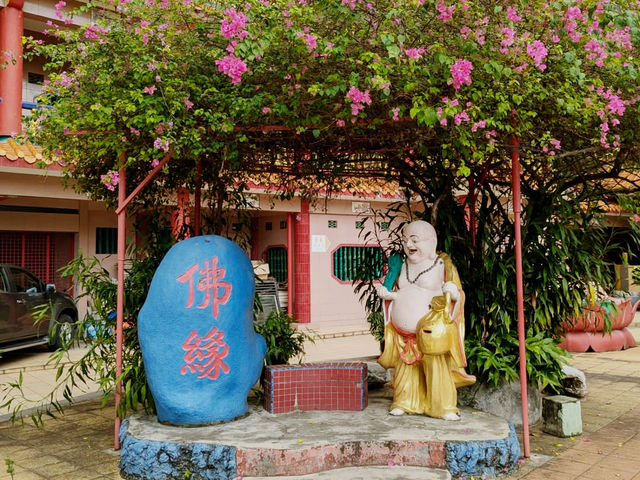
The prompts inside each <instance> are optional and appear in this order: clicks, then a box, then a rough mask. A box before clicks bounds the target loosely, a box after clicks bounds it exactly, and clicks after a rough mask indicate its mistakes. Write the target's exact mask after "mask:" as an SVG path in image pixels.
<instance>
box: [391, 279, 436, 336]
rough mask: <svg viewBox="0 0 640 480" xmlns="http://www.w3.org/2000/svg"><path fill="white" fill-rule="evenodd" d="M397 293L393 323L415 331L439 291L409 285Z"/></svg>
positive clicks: (392, 316) (401, 327)
mask: <svg viewBox="0 0 640 480" xmlns="http://www.w3.org/2000/svg"><path fill="white" fill-rule="evenodd" d="M396 293H397V296H396V299H395V300H394V301H393V303H392V304H391V318H392V320H393V324H394V325H395V326H396V327H398V328H400V329H402V330H404V331H406V332H415V331H416V326H417V325H418V321H420V319H421V318H422V317H424V316H425V315H426V314H427V312H428V311H429V304H430V303H431V299H432V298H433V297H434V295H436V294H437V292H434V291H433V290H427V289H424V288H420V287H418V286H416V285H408V286H405V287H403V288H401V289H399V290H398V291H397V292H396Z"/></svg>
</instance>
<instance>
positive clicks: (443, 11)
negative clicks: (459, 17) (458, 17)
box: [436, 1, 456, 22]
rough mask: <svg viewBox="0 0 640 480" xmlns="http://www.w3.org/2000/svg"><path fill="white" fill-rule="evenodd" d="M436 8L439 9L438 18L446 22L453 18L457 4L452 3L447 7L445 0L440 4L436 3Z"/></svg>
mask: <svg viewBox="0 0 640 480" xmlns="http://www.w3.org/2000/svg"><path fill="white" fill-rule="evenodd" d="M436 10H437V11H438V19H439V20H442V21H443V22H446V21H448V20H451V19H452V18H453V14H454V13H455V11H456V5H451V6H449V7H447V5H446V4H445V3H444V1H441V2H439V3H438V4H436Z"/></svg>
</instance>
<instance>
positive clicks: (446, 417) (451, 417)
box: [442, 412, 460, 422]
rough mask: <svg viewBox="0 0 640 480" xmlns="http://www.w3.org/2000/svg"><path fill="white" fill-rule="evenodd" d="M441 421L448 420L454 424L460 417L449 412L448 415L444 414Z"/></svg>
mask: <svg viewBox="0 0 640 480" xmlns="http://www.w3.org/2000/svg"><path fill="white" fill-rule="evenodd" d="M442 419H443V420H448V421H450V422H455V421H458V420H460V415H458V414H457V413H454V412H449V413H445V414H444V417H442Z"/></svg>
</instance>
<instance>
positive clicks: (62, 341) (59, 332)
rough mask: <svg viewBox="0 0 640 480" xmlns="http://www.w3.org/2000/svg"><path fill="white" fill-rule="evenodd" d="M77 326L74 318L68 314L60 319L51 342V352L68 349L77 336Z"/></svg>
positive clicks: (55, 326) (57, 321)
mask: <svg viewBox="0 0 640 480" xmlns="http://www.w3.org/2000/svg"><path fill="white" fill-rule="evenodd" d="M75 330H76V326H75V324H74V321H73V318H71V316H70V315H67V314H66V313H63V314H62V315H60V316H59V317H58V319H57V320H56V323H55V325H54V331H53V334H52V339H51V341H50V342H49V349H50V350H58V349H59V348H68V347H69V346H70V345H71V344H72V343H73V339H74V336H75Z"/></svg>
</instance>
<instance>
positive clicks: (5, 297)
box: [0, 263, 78, 353]
mask: <svg viewBox="0 0 640 480" xmlns="http://www.w3.org/2000/svg"><path fill="white" fill-rule="evenodd" d="M46 305H49V306H50V309H49V311H48V312H47V313H46V314H45V315H44V316H43V317H42V318H41V319H39V320H36V319H35V318H34V315H35V312H37V311H39V310H42V309H43V308H44V307H45V306H46ZM35 316H37V315H35ZM77 319H78V309H77V308H76V304H75V302H74V301H73V298H71V297H70V296H69V295H67V294H66V293H63V292H58V291H56V287H55V285H53V284H46V285H45V284H44V283H43V282H42V281H41V280H40V279H39V278H38V277H36V276H35V275H34V274H32V273H31V272H28V271H27V270H25V269H23V268H20V267H17V266H15V265H7V264H3V263H0V353H2V352H8V351H11V350H17V349H19V348H27V347H32V346H34V345H48V346H49V347H50V348H51V349H56V348H59V347H60V346H62V344H63V342H65V341H68V340H69V338H70V336H71V335H72V333H73V325H74V323H75V322H76V320H77Z"/></svg>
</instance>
